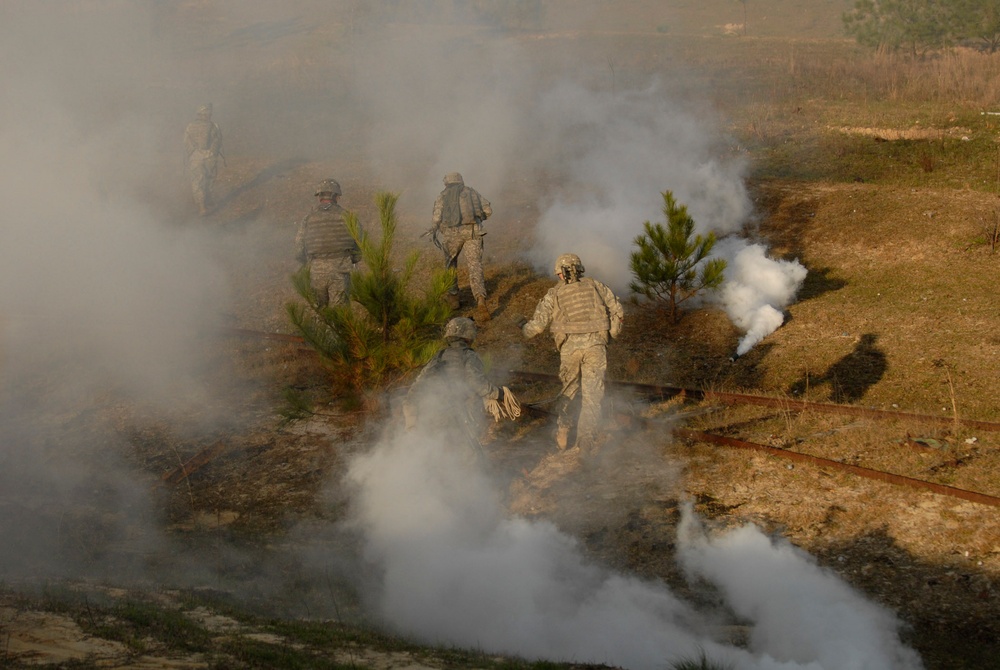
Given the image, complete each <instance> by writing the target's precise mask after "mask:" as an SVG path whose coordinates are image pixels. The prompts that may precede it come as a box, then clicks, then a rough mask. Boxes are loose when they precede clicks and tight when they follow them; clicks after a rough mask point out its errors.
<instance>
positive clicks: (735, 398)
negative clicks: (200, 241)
mask: <svg viewBox="0 0 1000 670" xmlns="http://www.w3.org/2000/svg"><path fill="white" fill-rule="evenodd" d="M226 331H227V332H229V333H230V334H231V335H234V336H239V337H251V338H259V339H271V340H277V341H282V342H288V343H294V344H305V340H304V339H303V338H301V337H298V336H296V335H286V334H283V333H265V332H260V331H254V330H247V329H239V328H229V329H226ZM507 375H508V376H509V377H510V378H511V379H518V380H521V381H526V382H555V383H559V382H560V380H559V377H558V376H556V375H552V374H545V373H540V372H528V371H525V370H511V371H508V373H507ZM606 383H607V385H609V386H612V387H615V388H624V389H630V390H632V391H635V392H637V393H639V394H641V395H643V396H644V397H647V398H675V397H678V396H681V397H684V398H690V399H693V400H715V401H718V402H721V403H723V404H726V405H756V406H761V407H772V408H776V409H781V410H785V411H807V410H811V411H816V412H825V413H828V414H842V415H848V416H859V417H867V418H873V419H880V420H896V421H917V422H925V423H933V424H938V425H961V426H965V427H969V428H976V429H979V430H986V431H1000V423H997V422H992V421H977V420H971V419H962V418H960V417H958V418H956V417H942V416H935V415H932V414H918V413H913V412H892V411H888V410H880V409H872V408H867V407H857V406H853V405H838V404H834V403H820V402H810V401H806V400H791V399H787V398H775V397H770V396H761V395H753V394H746V393H729V392H722V391H706V390H703V389H694V388H687V387H682V386H664V385H657V384H641V383H636V382H623V381H614V380H609V381H607V382H606ZM526 408H527V409H528V410H529V411H531V410H534V411H535V412H537V413H541V414H548V413H549V412H548V411H547V410H543V409H541V408H538V407H535V406H533V405H531V404H527V405H526ZM629 418H632V419H635V418H638V417H629ZM640 421H641V422H643V423H644V424H646V425H647V426H648V424H649V423H650V422H649V421H648V420H642V419H640ZM671 433H672V434H673V435H674V436H675V437H677V438H679V439H683V440H689V441H697V442H707V443H710V444H718V445H723V446H728V447H733V448H737V449H748V450H752V451H759V452H763V453H767V454H770V455H772V456H776V457H778V458H784V459H788V460H792V461H798V462H804V463H810V464H812V465H817V466H820V467H827V468H831V469H836V470H843V471H846V472H850V473H852V474H854V475H857V476H859V477H864V478H867V479H874V480H877V481H882V482H887V483H890V484H896V485H900V486H908V487H910V488H914V489H920V490H926V491H930V492H932V493H936V494H938V495H944V496H949V497H953V498H959V499H962V500H967V501H970V502H974V503H979V504H982V505H991V506H993V507H1000V497H997V496H992V495H988V494H985V493H979V492H977V491H969V490H966V489H960V488H956V487H953V486H947V485H944V484H938V483H935V482H929V481H926V480H923V479H915V478H913V477H906V476H903V475H897V474H894V473H891V472H885V471H882V470H875V469H873V468H865V467H862V466H859V465H852V464H850V463H842V462H840V461H835V460H832V459H829V458H823V457H821V456H813V455H811V454H803V453H801V452H796V451H790V450H788V449H781V448H778V447H771V446H768V445H764V444H759V443H755V442H748V441H746V440H740V439H737V438H734V437H727V436H725V435H716V434H714V433H708V432H703V431H696V430H690V429H687V428H673V429H672V430H671ZM211 457H212V455H209V456H208V458H209V459H210V458H211ZM192 461H194V462H191V463H186V464H184V465H182V466H181V467H180V468H178V469H176V470H175V471H173V472H172V473H168V474H167V475H165V476H164V479H165V480H167V481H179V480H181V479H183V478H184V477H185V476H187V475H188V474H189V473H190V469H191V467H192V466H193V467H194V469H197V468H198V467H200V465H201V464H202V463H201V462H200V458H199V457H197V456H196V457H195V459H192Z"/></svg>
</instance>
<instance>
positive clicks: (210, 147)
mask: <svg viewBox="0 0 1000 670" xmlns="http://www.w3.org/2000/svg"><path fill="white" fill-rule="evenodd" d="M184 151H185V154H186V156H187V168H188V175H189V176H190V178H191V192H192V193H193V195H194V202H195V204H196V205H198V213H199V214H201V215H202V216H205V215H206V214H208V210H209V208H210V207H211V206H212V184H213V183H214V182H215V175H216V173H217V172H218V170H219V158H222V160H223V161H225V160H226V159H225V156H223V155H222V132H221V131H220V130H219V126H218V125H216V124H215V122H213V121H212V103H207V104H204V105H202V106H201V107H199V108H198V118H196V119H195V120H194V121H192V122H191V123H189V124H188V125H187V128H185V129H184Z"/></svg>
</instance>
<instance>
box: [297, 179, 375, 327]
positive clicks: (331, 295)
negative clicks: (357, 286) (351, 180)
mask: <svg viewBox="0 0 1000 670" xmlns="http://www.w3.org/2000/svg"><path fill="white" fill-rule="evenodd" d="M341 193H342V191H341V190H340V184H338V183H337V181H336V180H334V179H324V180H323V181H322V182H320V185H319V186H318V187H317V188H316V198H317V199H318V203H317V205H316V206H315V207H313V209H312V211H311V212H309V214H307V215H306V218H304V219H303V220H302V222H301V223H300V224H299V230H298V233H297V234H296V236H295V245H296V247H297V248H298V252H299V260H300V261H302V262H303V263H305V264H306V265H308V266H309V278H310V282H311V284H312V289H313V292H314V293H315V294H316V304H317V305H318V306H320V307H326V306H327V305H329V304H330V302H331V300H332V301H333V303H334V304H347V303H348V302H349V301H350V296H351V270H352V269H354V264H355V263H357V262H358V261H359V260H360V258H361V250H360V249H359V248H358V243H357V242H356V241H355V240H354V238H353V237H351V233H350V231H349V230H347V225H346V224H345V223H344V209H343V208H342V207H341V206H340V205H339V204H337V200H338V199H339V198H340V195H341Z"/></svg>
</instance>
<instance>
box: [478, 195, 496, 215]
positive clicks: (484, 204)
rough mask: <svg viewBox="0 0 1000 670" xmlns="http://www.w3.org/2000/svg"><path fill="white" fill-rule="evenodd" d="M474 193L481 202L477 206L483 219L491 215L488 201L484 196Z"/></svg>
mask: <svg viewBox="0 0 1000 670" xmlns="http://www.w3.org/2000/svg"><path fill="white" fill-rule="evenodd" d="M476 195H479V200H480V203H481V204H480V206H479V208H480V210H481V211H482V212H483V219H488V218H490V217H491V216H493V207H492V206H491V205H490V201H489V200H487V199H486V198H484V197H483V196H482V195H480V194H479V193H477V194H476Z"/></svg>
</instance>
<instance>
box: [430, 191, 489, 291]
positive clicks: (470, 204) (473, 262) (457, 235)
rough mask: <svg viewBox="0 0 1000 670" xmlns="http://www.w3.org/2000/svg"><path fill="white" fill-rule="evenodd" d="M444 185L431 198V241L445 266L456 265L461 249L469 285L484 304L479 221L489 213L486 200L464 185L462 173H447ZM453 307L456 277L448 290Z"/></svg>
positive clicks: (451, 266)
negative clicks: (442, 257) (432, 210)
mask: <svg viewBox="0 0 1000 670" xmlns="http://www.w3.org/2000/svg"><path fill="white" fill-rule="evenodd" d="M444 183H445V188H444V190H443V191H441V194H440V195H439V196H438V197H437V199H436V200H435V201H434V212H433V214H432V216H431V223H433V224H434V244H436V245H437V247H438V248H439V249H440V250H441V252H442V253H443V254H444V262H445V266H446V267H448V268H450V269H453V270H454V269H457V268H458V255H459V254H460V253H461V252H462V250H463V249H464V250H465V262H466V264H467V265H468V267H469V284H470V286H471V288H472V295H473V296H474V297H475V298H476V302H477V303H478V304H482V305H485V301H486V281H485V279H484V278H483V225H482V224H483V221H485V220H486V219H488V218H489V217H490V215H491V214H493V208H492V207H491V206H490V203H489V201H488V200H487V199H486V198H484V197H483V196H482V195H480V193H479V192H478V191H476V189H474V188H471V187H469V186H466V185H465V182H464V181H463V179H462V175H460V174H459V173H457V172H449V173H448V174H447V175H445V178H444ZM448 295H449V300H450V301H451V303H452V306H453V307H456V308H457V307H458V306H459V302H458V280H457V278H456V280H455V283H454V285H453V286H452V287H451V290H450V291H449V292H448Z"/></svg>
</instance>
